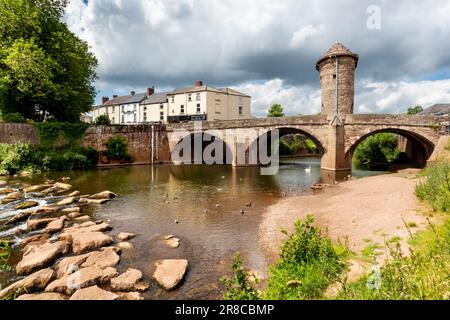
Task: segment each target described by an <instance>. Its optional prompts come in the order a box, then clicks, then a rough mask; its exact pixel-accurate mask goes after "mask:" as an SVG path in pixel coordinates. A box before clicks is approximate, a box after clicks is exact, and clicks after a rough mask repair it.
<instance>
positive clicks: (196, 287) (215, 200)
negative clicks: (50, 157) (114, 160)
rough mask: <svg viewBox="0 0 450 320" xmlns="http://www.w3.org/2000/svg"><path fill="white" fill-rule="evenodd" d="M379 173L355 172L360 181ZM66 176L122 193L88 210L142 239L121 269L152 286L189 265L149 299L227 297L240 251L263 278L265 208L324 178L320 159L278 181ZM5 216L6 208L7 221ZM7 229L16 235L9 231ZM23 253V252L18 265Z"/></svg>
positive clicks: (192, 172)
mask: <svg viewBox="0 0 450 320" xmlns="http://www.w3.org/2000/svg"><path fill="white" fill-rule="evenodd" d="M379 173H380V172H372V171H364V170H354V171H353V175H354V176H356V177H361V176H367V175H373V174H379ZM63 176H69V177H70V178H71V180H70V183H71V184H72V185H73V186H74V188H75V189H77V190H80V191H81V192H82V193H83V194H85V193H89V194H92V193H96V192H99V191H103V190H111V191H113V192H115V193H117V194H118V195H119V197H118V198H116V199H114V201H110V202H108V203H107V204H105V205H102V206H98V207H92V208H90V209H89V211H88V214H90V215H92V217H93V219H94V220H97V219H102V220H104V221H107V222H108V223H110V224H111V225H112V226H113V227H114V229H113V231H112V232H111V233H112V235H116V234H118V233H119V232H121V231H124V232H133V233H138V234H139V236H137V237H136V238H134V239H133V240H131V242H132V243H133V244H134V245H135V247H136V250H135V251H132V252H128V253H124V254H123V255H122V259H121V263H120V265H119V266H118V269H119V271H122V270H126V268H128V267H135V268H138V269H140V270H142V271H143V273H144V276H145V278H146V279H147V280H148V281H150V279H151V277H150V275H151V272H152V265H153V263H154V262H155V261H156V260H159V259H166V258H185V259H188V260H189V271H188V274H187V276H186V278H185V281H184V283H183V285H182V286H181V287H180V288H179V289H177V290H175V291H173V292H166V291H164V290H162V289H159V288H158V287H157V286H156V285H155V284H154V283H152V286H151V287H150V289H149V291H148V292H147V293H146V294H145V297H146V298H147V299H219V298H220V297H221V294H222V293H223V287H222V286H221V285H220V282H219V279H220V277H221V276H223V275H227V276H229V275H230V272H231V270H230V269H231V263H232V257H233V255H234V254H235V253H236V252H239V253H240V254H241V256H242V257H243V258H244V260H245V264H246V266H248V267H249V268H251V269H254V270H258V271H260V272H261V273H262V274H265V272H266V270H267V265H268V264H269V263H271V262H272V261H269V260H268V258H267V256H266V255H265V253H264V248H263V247H261V245H260V242H259V236H260V235H259V225H260V223H261V221H262V218H263V213H264V210H265V208H267V207H268V206H269V205H271V204H274V203H275V202H276V201H278V200H279V199H280V198H282V197H285V196H291V195H301V194H305V193H309V192H311V191H310V188H309V187H310V186H311V185H312V184H315V183H317V182H319V181H320V177H321V174H320V160H319V159H318V158H313V157H311V158H299V159H285V160H282V163H281V166H280V170H279V173H278V174H277V175H275V176H262V175H260V168H259V167H239V168H236V167H231V166H226V165H224V166H220V165H216V166H207V165H190V166H172V165H158V166H153V167H152V166H136V167H122V168H114V169H103V170H93V171H87V172H86V171H83V172H68V173H67V172H66V173H58V174H51V175H47V177H48V178H52V179H59V178H61V177H63ZM41 181H42V179H41V180H37V181H36V182H41ZM30 182H34V181H30ZM250 204H251V205H250ZM241 209H244V214H242V213H241ZM3 214H4V213H3ZM1 216H2V211H1V208H0V220H2V219H1ZM175 220H177V221H178V223H175ZM0 224H1V223H0ZM2 232H3V235H7V234H8V230H5V229H0V234H1V233H2ZM169 234H173V235H175V236H176V237H178V238H179V239H180V240H181V246H180V247H179V248H177V249H171V248H167V247H166V246H165V244H164V243H162V241H161V239H162V237H163V236H164V235H169ZM10 236H11V235H10ZM16 240H17V239H16ZM18 252H20V247H17V248H16V254H15V255H14V256H13V257H12V259H11V262H12V264H14V263H16V262H17V259H18V258H19V254H18ZM13 277H14V273H13V272H1V271H0V284H1V285H6V284H7V283H8V282H10V281H11V280H13Z"/></svg>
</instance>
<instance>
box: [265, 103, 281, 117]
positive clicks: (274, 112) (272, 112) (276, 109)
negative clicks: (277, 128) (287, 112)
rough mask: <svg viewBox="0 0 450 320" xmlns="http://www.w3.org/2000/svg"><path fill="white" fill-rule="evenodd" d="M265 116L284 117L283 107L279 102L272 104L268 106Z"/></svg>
mask: <svg viewBox="0 0 450 320" xmlns="http://www.w3.org/2000/svg"><path fill="white" fill-rule="evenodd" d="M267 116H268V117H269V118H272V117H284V113H283V107H282V106H281V104H274V105H272V106H271V107H270V108H269V111H268V114H267Z"/></svg>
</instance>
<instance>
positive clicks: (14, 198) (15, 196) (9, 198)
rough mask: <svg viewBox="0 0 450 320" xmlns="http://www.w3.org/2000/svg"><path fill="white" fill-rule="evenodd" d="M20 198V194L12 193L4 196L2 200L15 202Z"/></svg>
mask: <svg viewBox="0 0 450 320" xmlns="http://www.w3.org/2000/svg"><path fill="white" fill-rule="evenodd" d="M20 198H22V192H20V191H14V192H11V193H9V194H8V195H7V196H5V197H4V198H3V200H17V199H20Z"/></svg>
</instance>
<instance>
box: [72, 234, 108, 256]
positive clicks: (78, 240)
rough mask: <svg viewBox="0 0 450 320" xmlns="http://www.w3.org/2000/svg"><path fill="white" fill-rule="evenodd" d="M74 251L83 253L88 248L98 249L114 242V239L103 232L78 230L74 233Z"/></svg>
mask: <svg viewBox="0 0 450 320" xmlns="http://www.w3.org/2000/svg"><path fill="white" fill-rule="evenodd" d="M70 236H71V238H72V250H73V253H82V252H86V251H88V250H93V249H98V248H101V247H104V246H107V245H109V244H111V243H112V242H113V239H112V238H111V237H110V236H108V235H106V234H104V233H102V232H77V233H72V234H71V235H70Z"/></svg>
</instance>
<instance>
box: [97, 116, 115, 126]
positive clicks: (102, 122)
mask: <svg viewBox="0 0 450 320" xmlns="http://www.w3.org/2000/svg"><path fill="white" fill-rule="evenodd" d="M94 124H95V125H98V126H109V125H111V120H110V119H109V117H108V115H106V114H102V115H101V116H98V117H97V119H95V122H94Z"/></svg>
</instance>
